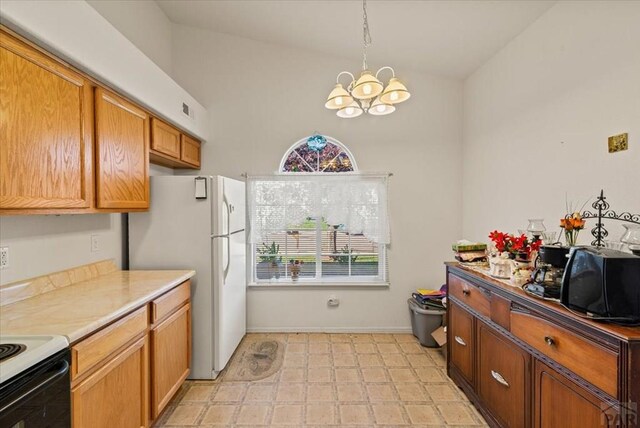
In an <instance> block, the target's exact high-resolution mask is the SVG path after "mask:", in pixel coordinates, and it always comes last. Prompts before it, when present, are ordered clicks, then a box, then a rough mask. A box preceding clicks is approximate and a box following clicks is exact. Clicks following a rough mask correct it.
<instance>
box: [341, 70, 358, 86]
mask: <svg viewBox="0 0 640 428" xmlns="http://www.w3.org/2000/svg"><path fill="white" fill-rule="evenodd" d="M343 74H348V75H349V76H351V83H349V86H351V85H352V84H353V82H354V81H355V80H356V78H355V77H354V75H353V74H351V73H350V72H348V71H341V72H340V73H338V76H337V77H336V83H340V76H342V75H343Z"/></svg>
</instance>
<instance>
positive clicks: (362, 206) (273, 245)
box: [247, 173, 390, 284]
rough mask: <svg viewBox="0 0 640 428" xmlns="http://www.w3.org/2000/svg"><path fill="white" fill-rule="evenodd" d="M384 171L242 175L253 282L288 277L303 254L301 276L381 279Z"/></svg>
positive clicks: (385, 231)
mask: <svg viewBox="0 0 640 428" xmlns="http://www.w3.org/2000/svg"><path fill="white" fill-rule="evenodd" d="M387 180H388V174H384V175H383V174H376V175H373V174H349V173H340V174H335V175H334V174H330V175H329V174H322V175H320V174H291V175H286V174H283V175H273V176H249V177H247V196H248V211H249V231H248V240H249V243H250V244H251V245H252V248H253V251H252V254H253V258H254V260H253V265H254V278H253V282H260V281H261V280H267V279H268V280H273V278H271V277H269V278H266V277H265V276H268V275H273V272H272V271H271V273H270V274H267V273H265V272H266V271H265V270H264V265H265V264H266V263H267V262H269V263H277V264H278V265H279V269H280V272H279V274H278V275H277V276H278V278H277V279H278V281H279V282H283V281H287V279H288V274H289V272H288V266H287V265H288V264H289V263H290V262H291V260H302V261H304V267H303V268H302V271H301V273H300V278H301V282H302V283H304V282H310V283H313V282H314V281H315V282H331V281H345V282H364V283H376V284H379V283H386V282H387V265H386V246H387V245H388V244H389V243H390V232H389V219H388V210H387Z"/></svg>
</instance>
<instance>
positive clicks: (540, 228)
mask: <svg viewBox="0 0 640 428" xmlns="http://www.w3.org/2000/svg"><path fill="white" fill-rule="evenodd" d="M545 230H547V228H546V227H544V219H542V218H530V219H529V225H528V226H527V232H529V233H531V234H532V235H533V236H540V235H542V232H544V231H545Z"/></svg>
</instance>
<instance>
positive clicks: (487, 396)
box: [477, 322, 560, 428]
mask: <svg viewBox="0 0 640 428" xmlns="http://www.w3.org/2000/svg"><path fill="white" fill-rule="evenodd" d="M529 358H530V357H529V354H527V353H526V352H524V351H523V350H521V349H520V348H518V347H517V346H516V345H515V344H514V343H513V342H511V341H510V340H509V339H507V338H506V337H505V336H503V335H501V334H500V333H498V332H496V331H495V330H493V329H492V328H491V327H489V326H487V325H486V324H484V323H482V322H478V374H477V379H478V386H477V391H478V395H479V396H480V398H481V399H482V400H483V401H484V403H485V405H486V406H487V407H488V408H489V410H490V411H491V413H492V414H493V416H494V417H495V418H496V419H497V420H498V421H499V422H500V424H501V425H502V426H504V427H510V428H517V427H525V426H528V423H527V421H528V420H530V419H529V417H528V415H529V410H528V405H527V402H528V400H527V399H526V396H527V390H528V388H529V385H530V381H529V379H528V376H527V373H529V364H530V363H529ZM559 426H560V425H559Z"/></svg>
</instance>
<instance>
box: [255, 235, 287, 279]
mask: <svg viewBox="0 0 640 428" xmlns="http://www.w3.org/2000/svg"><path fill="white" fill-rule="evenodd" d="M257 252H258V254H260V255H259V256H258V258H259V259H260V260H259V262H258V270H260V265H263V266H265V265H266V267H267V272H268V275H269V279H279V278H280V266H281V265H282V256H281V255H280V245H279V244H276V243H275V241H274V242H271V245H267V244H266V243H265V242H263V243H262V248H258V249H257Z"/></svg>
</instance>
